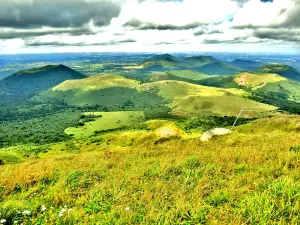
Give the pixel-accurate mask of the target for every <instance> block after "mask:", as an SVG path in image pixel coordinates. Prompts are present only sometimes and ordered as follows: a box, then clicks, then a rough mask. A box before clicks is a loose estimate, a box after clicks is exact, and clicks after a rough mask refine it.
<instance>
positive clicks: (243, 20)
mask: <svg viewBox="0 0 300 225" xmlns="http://www.w3.org/2000/svg"><path fill="white" fill-rule="evenodd" d="M294 6H295V3H294V2H293V1H292V0H274V1H273V2H261V1H260V0H250V1H248V2H246V3H245V4H244V6H243V8H241V9H240V10H238V11H237V12H236V14H235V15H234V20H233V23H232V25H233V26H243V25H252V26H270V25H277V24H280V23H282V22H283V21H284V20H285V19H286V16H287V14H286V13H284V12H286V11H287V10H289V9H291V8H293V7H294Z"/></svg>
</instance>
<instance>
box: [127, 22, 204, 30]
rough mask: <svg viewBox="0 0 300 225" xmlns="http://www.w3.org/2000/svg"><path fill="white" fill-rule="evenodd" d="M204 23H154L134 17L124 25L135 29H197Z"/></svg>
mask: <svg viewBox="0 0 300 225" xmlns="http://www.w3.org/2000/svg"><path fill="white" fill-rule="evenodd" d="M201 25H203V23H200V22H194V23H190V24H186V25H172V24H154V23H149V22H142V21H140V20H137V19H132V20H130V21H128V22H126V23H125V24H124V27H128V28H131V29H135V30H189V29H195V28H197V27H199V26H201Z"/></svg>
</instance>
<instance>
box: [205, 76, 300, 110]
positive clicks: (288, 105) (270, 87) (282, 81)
mask: <svg viewBox="0 0 300 225" xmlns="http://www.w3.org/2000/svg"><path fill="white" fill-rule="evenodd" d="M200 83H201V84H203V85H207V86H213V87H222V88H242V89H244V90H246V91H247V92H249V93H251V96H250V98H251V99H254V100H256V101H259V102H263V103H267V104H271V105H275V106H277V107H279V108H280V109H282V110H284V111H288V112H291V113H299V112H300V84H299V82H297V81H294V80H291V79H287V78H285V77H283V76H279V75H277V74H266V73H263V74H262V73H239V74H237V75H233V76H218V77H213V78H207V79H204V80H201V81H200Z"/></svg>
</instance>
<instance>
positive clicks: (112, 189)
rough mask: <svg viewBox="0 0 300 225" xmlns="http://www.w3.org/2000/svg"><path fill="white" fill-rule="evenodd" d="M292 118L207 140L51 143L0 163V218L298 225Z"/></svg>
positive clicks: (147, 137)
mask: <svg viewBox="0 0 300 225" xmlns="http://www.w3.org/2000/svg"><path fill="white" fill-rule="evenodd" d="M288 121H291V122H290V123H287V122H288ZM297 121H300V119H299V117H298V116H278V117H275V118H268V119H262V120H258V121H254V122H252V123H250V124H247V125H243V126H240V127H237V128H235V129H234V131H233V133H232V134H231V135H228V136H224V137H217V138H215V139H213V140H212V141H209V142H206V143H202V142H201V141H200V140H199V138H197V139H185V138H179V137H177V138H163V137H159V136H158V135H157V134H155V132H153V131H130V132H129V131H125V132H115V133H109V134H104V135H101V136H99V137H98V138H99V139H101V142H98V143H96V142H95V143H93V141H92V140H94V139H95V137H94V138H92V139H86V140H77V141H69V142H67V143H69V144H68V145H66V142H62V143H57V144H52V145H51V146H50V149H51V150H49V151H48V152H47V153H39V154H38V155H37V157H36V158H29V159H27V160H25V161H23V162H19V163H17V164H15V163H14V164H10V163H8V164H5V165H3V166H0V199H1V201H0V219H6V220H7V224H11V223H13V221H19V222H18V223H19V224H20V223H23V224H79V225H80V224H253V225H254V224H274V225H275V224H298V223H299V221H300V216H299V215H300V195H299V192H300V176H299V174H300V164H299V160H300V155H299V152H295V151H290V147H291V146H299V138H300V134H299V127H298V125H296V124H297V123H296V124H295V123H294V122H297ZM163 124H164V123H160V122H157V123H156V125H153V128H157V127H160V126H161V125H163ZM264 124H266V127H264ZM292 124H294V125H292ZM298 124H299V123H298ZM266 130H268V132H266ZM99 143H100V144H99ZM66 146H68V147H67V148H66ZM48 147H49V146H48ZM12 177H13V178H14V179H11V178H12ZM43 207H44V208H46V209H45V210H42V209H43ZM25 210H29V211H30V213H29V215H25V214H26V213H25V214H22V212H24V211H25Z"/></svg>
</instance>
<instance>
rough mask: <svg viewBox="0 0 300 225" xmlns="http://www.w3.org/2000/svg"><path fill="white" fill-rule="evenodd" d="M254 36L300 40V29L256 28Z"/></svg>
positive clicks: (292, 40) (291, 40)
mask: <svg viewBox="0 0 300 225" xmlns="http://www.w3.org/2000/svg"><path fill="white" fill-rule="evenodd" d="M253 36H255V37H257V38H260V39H270V40H281V41H290V42H300V30H287V29H284V30H282V29H276V30H274V29H267V30H255V31H254V32H253Z"/></svg>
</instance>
